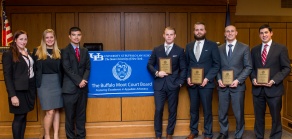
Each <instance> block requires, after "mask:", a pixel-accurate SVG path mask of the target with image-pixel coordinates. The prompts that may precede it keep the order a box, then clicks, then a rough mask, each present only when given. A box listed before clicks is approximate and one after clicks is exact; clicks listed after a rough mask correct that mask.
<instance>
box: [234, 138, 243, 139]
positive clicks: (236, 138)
mask: <svg viewBox="0 0 292 139" xmlns="http://www.w3.org/2000/svg"><path fill="white" fill-rule="evenodd" d="M234 139H242V138H234Z"/></svg>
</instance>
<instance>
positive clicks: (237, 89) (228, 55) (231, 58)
mask: <svg viewBox="0 0 292 139" xmlns="http://www.w3.org/2000/svg"><path fill="white" fill-rule="evenodd" d="M224 34H225V38H226V43H224V44H222V45H220V46H219V53H220V58H221V66H220V70H219V73H218V74H217V81H218V85H219V86H218V95H219V109H218V113H219V125H220V135H219V136H218V137H217V139H227V138H228V127H229V123H228V108H229V104H230V102H231V106H232V110H233V113H234V116H235V119H236V129H235V135H234V137H235V139H241V138H242V135H243V132H244V91H245V88H246V86H245V80H246V78H247V77H248V76H249V74H250V73H251V71H252V62H251V55H250V50H249V46H247V45H246V44H243V43H241V42H239V41H237V40H236V35H237V31H236V27H235V26H233V25H229V26H227V27H225V33H224ZM226 70H232V71H233V79H232V82H231V83H230V84H229V83H227V84H224V83H223V82H222V71H226ZM226 80H227V79H225V81H226Z"/></svg>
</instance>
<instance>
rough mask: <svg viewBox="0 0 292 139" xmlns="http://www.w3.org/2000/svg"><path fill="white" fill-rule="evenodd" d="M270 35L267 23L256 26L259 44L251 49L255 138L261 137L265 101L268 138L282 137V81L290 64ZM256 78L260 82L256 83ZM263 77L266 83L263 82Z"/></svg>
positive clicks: (263, 129)
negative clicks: (257, 27) (269, 117)
mask: <svg viewBox="0 0 292 139" xmlns="http://www.w3.org/2000/svg"><path fill="white" fill-rule="evenodd" d="M272 36H273V32H272V28H271V27H270V26H269V25H267V24H264V25H262V26H260V28H259V37H260V38H261V40H262V43H261V44H259V45H257V46H255V47H254V48H253V49H252V50H251V56H252V63H253V70H252V73H251V77H250V78H251V80H252V84H253V86H252V93H253V105H254V114H255V124H254V132H255V136H256V138H258V139H261V138H264V133H265V112H266V103H268V107H269V109H270V114H271V117H272V129H271V133H270V139H280V138H281V137H282V123H281V109H282V95H283V93H284V86H283V80H284V79H285V77H286V76H287V75H288V74H289V73H290V70H291V67H290V61H289V57H288V49H287V47H286V46H284V45H281V44H278V43H276V42H274V41H272ZM259 76H260V78H259ZM259 80H261V81H262V82H261V83H259V82H258V81H259ZM265 80H266V81H267V82H264V81H265Z"/></svg>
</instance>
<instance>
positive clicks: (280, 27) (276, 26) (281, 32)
mask: <svg viewBox="0 0 292 139" xmlns="http://www.w3.org/2000/svg"><path fill="white" fill-rule="evenodd" d="M269 25H270V26H271V27H272V31H273V36H272V39H273V41H275V42H278V43H280V44H283V45H286V44H287V43H286V42H287V41H286V39H287V38H286V37H287V32H286V27H287V24H286V23H269Z"/></svg>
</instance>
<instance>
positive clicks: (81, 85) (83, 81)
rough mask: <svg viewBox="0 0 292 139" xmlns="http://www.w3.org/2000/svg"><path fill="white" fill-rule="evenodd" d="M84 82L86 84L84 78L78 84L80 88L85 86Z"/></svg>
mask: <svg viewBox="0 0 292 139" xmlns="http://www.w3.org/2000/svg"><path fill="white" fill-rule="evenodd" d="M86 84H87V81H86V80H82V81H81V82H80V84H79V87H80V88H83V87H85V86H86Z"/></svg>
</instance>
